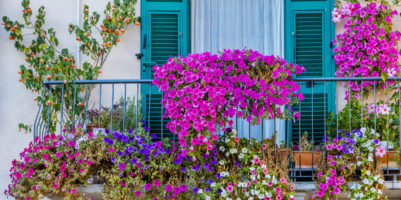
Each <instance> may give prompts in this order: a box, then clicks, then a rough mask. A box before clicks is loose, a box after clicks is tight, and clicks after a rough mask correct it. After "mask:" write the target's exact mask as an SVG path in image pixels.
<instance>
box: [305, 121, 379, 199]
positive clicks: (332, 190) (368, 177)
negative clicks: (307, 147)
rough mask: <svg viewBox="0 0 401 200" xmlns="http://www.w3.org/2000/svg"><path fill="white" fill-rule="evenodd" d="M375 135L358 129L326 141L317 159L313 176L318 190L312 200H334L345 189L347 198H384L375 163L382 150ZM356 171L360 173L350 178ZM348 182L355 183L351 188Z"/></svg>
mask: <svg viewBox="0 0 401 200" xmlns="http://www.w3.org/2000/svg"><path fill="white" fill-rule="evenodd" d="M377 136H378V134H377V133H376V132H375V131H374V130H370V129H366V128H361V129H358V130H353V131H352V132H343V131H340V132H339V135H338V136H337V137H336V138H333V139H330V140H328V141H327V143H326V145H325V149H324V151H323V153H321V156H320V160H319V165H318V173H317V175H316V183H317V186H318V189H317V191H316V192H315V193H314V195H313V199H335V198H336V197H337V195H338V194H339V193H340V192H346V191H348V190H350V194H349V197H350V198H351V199H386V198H385V197H384V196H383V192H382V190H383V189H384V178H383V174H382V171H381V168H380V165H379V164H378V163H380V158H381V157H383V156H384V154H385V153H386V150H385V149H384V148H383V147H381V146H380V145H379V143H380V141H379V140H378V139H377ZM378 161H379V162H378ZM357 170H360V173H361V174H360V177H359V178H358V179H354V177H355V176H357V175H358V174H357ZM350 181H355V185H353V186H351V187H349V185H348V183H349V182H350Z"/></svg>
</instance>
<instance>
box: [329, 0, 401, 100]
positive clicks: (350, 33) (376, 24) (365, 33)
mask: <svg viewBox="0 0 401 200" xmlns="http://www.w3.org/2000/svg"><path fill="white" fill-rule="evenodd" d="M352 2H355V1H352ZM370 2H371V3H369V4H368V5H367V6H365V7H363V6H361V5H360V4H359V3H357V2H355V3H350V2H346V3H345V4H344V5H342V4H338V7H337V8H335V9H334V10H333V13H332V14H333V21H334V22H339V21H340V20H342V19H346V22H345V25H344V28H345V32H344V33H342V34H338V35H337V36H336V39H335V40H334V41H333V43H334V44H336V45H337V46H336V47H335V48H334V50H333V51H334V52H335V53H336V55H334V60H335V63H336V65H337V71H336V73H335V74H336V76H339V77H379V76H381V77H382V79H383V80H386V79H387V78H388V77H394V76H397V75H399V74H400V66H399V56H400V52H399V51H398V49H397V43H398V42H399V41H400V38H401V33H400V32H398V31H394V30H393V29H392V20H393V17H394V16H396V15H397V14H398V12H397V11H396V10H395V6H397V4H395V5H391V6H390V5H389V3H388V1H381V2H377V1H370ZM397 3H398V1H397ZM349 84H350V86H351V89H352V91H353V92H356V93H358V92H359V91H360V90H361V89H360V87H362V88H365V87H366V86H369V85H373V84H375V81H363V83H362V85H361V84H359V83H356V82H350V83H349ZM390 84H392V82H391V81H390ZM382 86H383V87H384V86H385V85H384V84H382ZM347 95H348V94H347Z"/></svg>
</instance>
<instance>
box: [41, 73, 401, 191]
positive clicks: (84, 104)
mask: <svg viewBox="0 0 401 200" xmlns="http://www.w3.org/2000/svg"><path fill="white" fill-rule="evenodd" d="M293 80H295V81H296V82H298V84H299V85H300V86H301V92H302V93H303V94H304V96H305V99H304V100H303V101H300V102H299V103H298V104H297V105H293V112H299V113H300V118H299V120H293V119H288V120H279V119H277V120H276V119H274V121H273V120H272V121H273V123H271V124H273V126H269V127H266V123H262V124H261V125H252V126H250V125H249V126H244V125H243V122H244V121H241V119H239V118H238V117H236V118H235V119H234V124H233V128H234V129H236V130H238V132H239V133H240V132H243V133H247V134H243V135H242V136H243V137H247V138H248V139H249V138H251V137H255V136H256V138H259V139H261V138H265V139H267V138H276V139H273V140H272V141H273V142H274V143H275V145H274V156H273V158H274V162H275V163H276V164H279V162H281V161H280V160H279V158H285V160H286V161H287V159H288V161H289V162H288V172H289V177H290V179H291V181H293V182H294V183H295V188H296V190H297V192H298V193H299V192H301V193H302V192H305V193H306V194H310V193H311V191H314V190H315V189H316V186H315V184H314V183H313V180H314V179H315V178H316V173H317V170H318V169H317V166H318V164H319V163H318V162H321V161H319V159H320V160H322V158H325V154H326V150H325V148H324V146H323V145H325V144H326V143H327V138H328V137H330V138H335V137H337V138H338V137H341V134H338V133H345V132H351V131H352V130H357V129H360V128H361V127H366V128H371V129H374V130H376V132H377V133H378V134H377V137H378V138H379V139H380V140H381V141H382V144H383V147H384V148H385V149H386V155H385V156H384V158H382V160H380V161H378V163H377V165H378V166H379V167H381V169H382V172H383V175H384V178H385V180H386V181H387V183H386V186H387V188H388V189H389V191H390V192H389V193H388V194H389V195H390V196H389V197H391V196H394V195H395V196H397V195H398V193H397V191H399V189H401V184H400V183H399V182H398V181H397V180H400V178H401V166H400V162H399V153H400V152H401V149H400V138H401V137H400V136H401V129H400V124H399V119H400V113H399V107H400V103H399V102H400V99H401V98H400V96H401V94H400V90H399V87H400V85H399V81H400V80H401V77H394V78H389V79H388V80H387V81H386V82H383V81H382V80H381V78H378V77H377V78H337V77H328V78H321V77H319V78H314V77H308V78H294V79H293ZM373 82H376V84H373V85H372V86H371V89H368V90H358V91H357V90H355V89H354V90H352V89H351V84H350V83H353V85H361V84H370V83H373ZM44 85H45V87H46V88H47V89H46V91H45V94H43V95H53V96H55V97H58V99H57V98H56V99H54V101H57V102H60V103H61V105H62V106H61V107H60V112H59V113H60V114H59V115H58V116H50V115H51V113H50V109H49V105H48V104H47V103H46V102H42V103H41V106H40V108H39V110H38V113H37V117H36V119H35V123H34V126H33V132H34V138H35V137H41V138H42V137H43V136H44V135H45V134H46V133H48V132H58V133H59V134H63V131H65V129H68V127H75V126H81V127H83V128H84V129H85V130H86V132H89V131H91V130H90V129H91V126H92V125H93V122H96V123H97V124H95V126H96V127H98V128H108V129H111V130H118V131H122V130H124V131H127V130H129V128H134V129H137V128H138V125H139V124H140V122H141V121H147V122H148V124H149V125H148V127H147V128H148V132H149V134H152V137H153V140H163V139H164V138H171V139H172V140H174V141H176V136H175V135H174V134H172V133H171V132H170V131H169V130H168V129H167V128H166V124H167V122H168V119H166V118H164V117H163V113H164V111H163V107H162V104H161V103H160V101H161V99H162V97H163V94H162V93H160V92H159V91H158V88H157V87H156V86H153V85H152V81H151V80H88V81H85V80H80V81H75V82H74V83H71V84H65V83H64V82H62V81H47V82H45V83H44ZM385 90H388V92H385ZM65 91H70V93H69V94H70V95H73V103H72V104H71V103H70V104H69V105H68V104H65V102H63V101H64V99H65V97H64V95H66V94H68V93H66V92H65ZM346 94H351V95H353V97H352V98H346ZM355 96H357V97H358V98H355ZM363 97H364V98H363ZM383 106H384V107H386V106H388V107H389V109H388V111H383V110H380V109H382V108H383ZM390 107H391V108H390ZM379 108H380V109H379ZM361 110H362V111H363V112H361ZM336 113H340V114H337V115H336ZM51 117H53V119H54V118H57V120H56V121H57V125H56V124H49V122H50V120H49V119H51ZM104 121H107V123H103V122H104ZM279 123H282V124H285V127H284V128H283V127H282V126H278V125H277V124H279ZM241 124H242V125H241ZM92 128H93V127H92ZM268 132H270V133H268ZM272 132H273V133H276V134H275V135H274V136H273V135H271V133H272ZM255 133H256V134H255ZM305 133H307V134H305ZM219 134H221V135H223V134H224V133H223V132H220V133H219ZM269 134H270V135H269ZM277 138H284V139H285V140H284V141H278V139H277ZM383 141H384V142H383ZM304 143H308V144H309V145H310V146H309V147H308V149H303V148H304V147H305V145H304ZM279 144H280V145H279ZM261 151H262V149H261ZM262 152H265V151H262ZM307 152H309V153H307ZM279 154H280V155H281V157H280V155H279ZM262 155H263V154H262ZM319 157H320V158H319ZM307 159H309V160H310V162H309V163H308V162H307V161H306V160H307ZM320 164H321V163H320ZM358 173H360V172H358V170H357V174H356V175H355V176H354V177H353V180H358V179H359V175H358Z"/></svg>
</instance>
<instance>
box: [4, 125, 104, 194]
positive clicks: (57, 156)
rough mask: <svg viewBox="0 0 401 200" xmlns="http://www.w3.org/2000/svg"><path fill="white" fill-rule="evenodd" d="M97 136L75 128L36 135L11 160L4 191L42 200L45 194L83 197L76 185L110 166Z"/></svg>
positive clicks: (85, 181)
mask: <svg viewBox="0 0 401 200" xmlns="http://www.w3.org/2000/svg"><path fill="white" fill-rule="evenodd" d="M97 136H98V135H97V133H89V134H88V135H86V134H83V133H82V129H81V128H78V129H76V131H75V132H68V133H66V136H65V137H64V136H61V135H59V136H56V135H55V134H50V135H46V136H45V137H44V139H43V140H39V138H36V139H35V141H34V142H31V143H30V144H29V147H27V148H25V149H24V151H23V152H21V154H20V160H13V161H12V168H11V170H10V172H11V174H10V177H11V184H10V185H9V186H8V188H7V189H6V190H5V194H6V195H8V196H11V197H14V198H15V199H41V198H42V197H43V196H48V195H62V196H65V197H67V198H69V199H78V198H83V197H82V195H81V194H80V193H78V191H77V189H78V187H79V186H80V185H83V184H88V183H91V182H92V181H93V179H94V178H97V177H99V175H100V173H99V171H98V170H99V169H104V170H106V169H107V168H109V167H110V166H111V165H110V164H109V163H108V162H107V161H108V160H109V159H110V158H107V154H106V150H105V149H104V148H101V147H102V145H101V143H100V142H99V141H98V140H96V139H97ZM106 171H107V170H106ZM88 198H89V197H88Z"/></svg>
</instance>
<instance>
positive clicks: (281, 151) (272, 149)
mask: <svg viewBox="0 0 401 200" xmlns="http://www.w3.org/2000/svg"><path fill="white" fill-rule="evenodd" d="M276 138H277V134H276V133H274V134H273V136H272V137H271V138H266V139H263V142H262V143H263V151H264V153H265V155H266V159H271V158H272V159H273V160H276V156H277V160H283V161H288V152H289V151H288V150H287V146H286V145H285V142H284V141H281V142H280V144H277V142H276V141H277V140H276Z"/></svg>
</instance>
